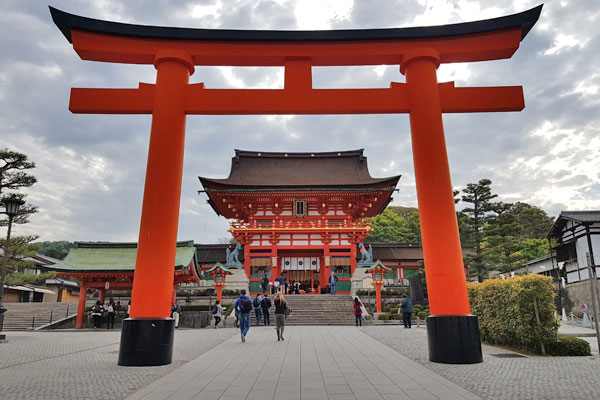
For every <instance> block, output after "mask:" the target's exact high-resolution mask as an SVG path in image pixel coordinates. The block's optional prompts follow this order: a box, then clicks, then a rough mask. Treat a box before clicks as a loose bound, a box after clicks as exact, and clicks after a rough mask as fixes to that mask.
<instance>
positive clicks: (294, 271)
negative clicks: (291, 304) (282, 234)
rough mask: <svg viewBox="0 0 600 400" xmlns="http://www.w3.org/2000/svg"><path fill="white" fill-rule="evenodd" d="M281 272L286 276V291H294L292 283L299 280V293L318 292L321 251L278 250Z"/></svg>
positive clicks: (319, 287)
mask: <svg viewBox="0 0 600 400" xmlns="http://www.w3.org/2000/svg"><path fill="white" fill-rule="evenodd" d="M280 255H281V258H280V259H281V261H280V262H281V274H280V275H284V276H285V277H286V278H287V283H288V293H294V291H293V290H294V283H295V282H299V283H300V288H299V293H300V294H314V293H320V289H321V286H320V285H321V282H322V279H321V276H320V274H321V265H322V264H323V252H322V251H320V252H301V253H298V252H293V253H292V252H290V253H287V252H285V251H280Z"/></svg>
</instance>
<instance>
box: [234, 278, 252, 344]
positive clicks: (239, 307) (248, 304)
mask: <svg viewBox="0 0 600 400" xmlns="http://www.w3.org/2000/svg"><path fill="white" fill-rule="evenodd" d="M235 311H236V312H237V313H239V314H240V332H241V334H242V342H245V341H246V335H247V334H248V330H249V329H250V311H252V299H251V298H250V296H248V295H247V294H246V290H245V289H242V290H240V297H238V299H237V300H236V302H235Z"/></svg>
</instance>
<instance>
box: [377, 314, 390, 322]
mask: <svg viewBox="0 0 600 400" xmlns="http://www.w3.org/2000/svg"><path fill="white" fill-rule="evenodd" d="M378 319H380V320H383V321H387V320H389V319H390V314H379V318H378Z"/></svg>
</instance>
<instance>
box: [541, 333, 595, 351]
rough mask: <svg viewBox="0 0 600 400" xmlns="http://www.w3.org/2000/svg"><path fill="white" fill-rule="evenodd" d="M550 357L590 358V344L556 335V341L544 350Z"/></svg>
mask: <svg viewBox="0 0 600 400" xmlns="http://www.w3.org/2000/svg"><path fill="white" fill-rule="evenodd" d="M546 352H547V354H549V355H551V356H591V355H592V353H591V350H590V344H589V343H588V342H586V341H585V340H583V339H579V338H576V337H572V336H565V335H558V340H557V341H556V342H554V343H550V345H549V346H548V348H547V349H546Z"/></svg>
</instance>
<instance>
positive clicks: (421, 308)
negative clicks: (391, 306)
mask: <svg viewBox="0 0 600 400" xmlns="http://www.w3.org/2000/svg"><path fill="white" fill-rule="evenodd" d="M413 309H414V311H415V312H420V311H423V310H424V309H425V307H423V306H422V305H421V304H415V305H414V306H413Z"/></svg>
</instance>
